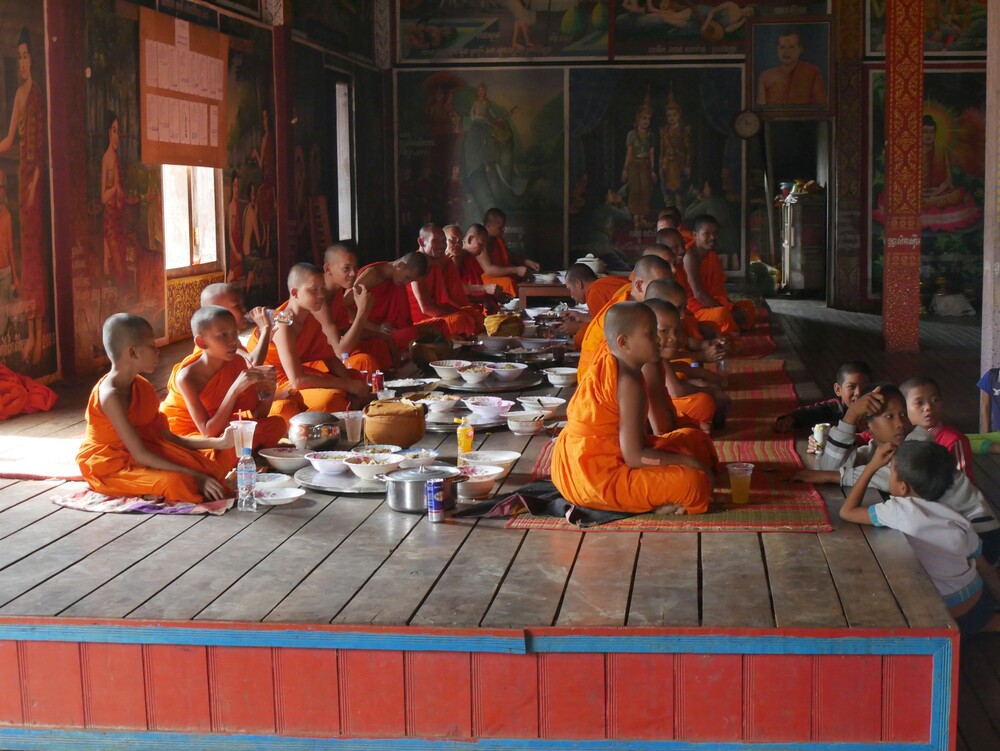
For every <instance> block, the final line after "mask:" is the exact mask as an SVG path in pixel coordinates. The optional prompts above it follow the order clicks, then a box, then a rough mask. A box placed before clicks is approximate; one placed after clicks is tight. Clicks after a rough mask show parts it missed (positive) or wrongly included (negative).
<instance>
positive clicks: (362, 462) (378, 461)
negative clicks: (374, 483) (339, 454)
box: [344, 454, 403, 480]
mask: <svg viewBox="0 0 1000 751" xmlns="http://www.w3.org/2000/svg"><path fill="white" fill-rule="evenodd" d="M402 463H403V457H402V455H401V454H355V455H354V456H349V457H347V458H346V459H344V464H346V465H347V468H348V469H349V470H351V472H353V473H354V474H355V475H357V476H358V477H360V478H361V479H362V480H374V479H375V475H381V474H384V473H386V472H392V471H393V470H394V469H396V468H397V467H399V465H400V464H402Z"/></svg>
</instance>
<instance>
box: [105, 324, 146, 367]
mask: <svg viewBox="0 0 1000 751" xmlns="http://www.w3.org/2000/svg"><path fill="white" fill-rule="evenodd" d="M101 334H102V336H101V338H102V339H103V341H104V351H105V352H107V354H108V359H110V360H111V362H118V360H120V359H121V358H122V355H124V354H125V350H127V349H128V348H129V347H134V346H137V345H139V344H142V343H143V342H145V341H146V340H147V339H152V338H153V327H152V326H150V325H149V321H147V320H146V319H145V318H143V317H142V316H134V315H132V314H130V313H115V314H114V315H113V316H111V317H109V318H108V320H106V321H105V322H104V329H103V330H102V332H101Z"/></svg>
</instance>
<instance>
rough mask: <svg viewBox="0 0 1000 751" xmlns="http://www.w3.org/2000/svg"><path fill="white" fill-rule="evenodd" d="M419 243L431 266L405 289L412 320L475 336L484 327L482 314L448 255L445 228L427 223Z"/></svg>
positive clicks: (449, 332) (455, 334) (449, 333)
mask: <svg viewBox="0 0 1000 751" xmlns="http://www.w3.org/2000/svg"><path fill="white" fill-rule="evenodd" d="M417 243H418V244H419V246H420V248H419V250H418V251H417V252H419V253H422V254H423V255H425V256H426V257H427V267H428V268H427V274H426V275H424V277H423V278H422V279H417V280H416V281H413V282H411V283H410V285H409V286H408V287H407V288H406V295H407V298H408V300H409V303H410V319H411V320H412V321H413V322H414V323H423V324H434V325H436V326H440V327H441V328H443V330H444V331H445V335H446V336H448V337H450V338H456V337H471V336H475V335H476V333H477V332H479V331H482V330H483V314H482V312H481V311H478V310H476V309H475V308H473V307H472V305H471V304H470V303H469V298H468V297H466V295H465V289H464V288H463V286H462V280H461V278H460V277H459V275H458V269H457V268H456V267H455V264H454V263H453V262H452V260H451V259H450V258H448V257H447V256H446V255H445V244H446V243H445V234H444V231H443V230H442V229H441V228H440V227H438V226H437V225H436V224H425V225H424V226H423V227H421V228H420V235H419V237H418V238H417Z"/></svg>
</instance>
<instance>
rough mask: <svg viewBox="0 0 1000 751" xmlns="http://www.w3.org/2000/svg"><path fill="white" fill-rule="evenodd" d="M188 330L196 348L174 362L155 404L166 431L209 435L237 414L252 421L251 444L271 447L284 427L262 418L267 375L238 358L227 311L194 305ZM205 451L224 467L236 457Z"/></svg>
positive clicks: (270, 391) (267, 403)
mask: <svg viewBox="0 0 1000 751" xmlns="http://www.w3.org/2000/svg"><path fill="white" fill-rule="evenodd" d="M191 332H192V333H193V334H194V343H195V346H196V347H197V350H196V351H195V353H194V354H190V355H188V356H187V357H185V358H184V359H183V360H182V361H181V362H180V363H178V364H177V365H175V366H174V369H173V372H172V373H171V374H170V381H169V382H168V384H167V396H166V398H164V400H163V403H162V404H160V412H162V413H163V414H164V415H165V416H166V418H167V422H168V423H169V425H170V430H171V432H173V433H174V435H183V436H191V437H193V438H198V437H202V436H204V437H215V436H219V435H222V433H223V431H225V429H226V428H227V427H228V426H229V423H230V421H231V420H233V419H234V417H236V416H239V417H245V418H247V419H250V420H255V421H256V422H257V426H256V427H255V428H254V435H253V448H269V447H271V446H277V445H278V441H280V440H281V439H282V438H284V436H285V432H286V426H285V422H284V420H282V419H281V418H280V417H268V412H269V411H270V409H271V402H272V401H273V400H274V389H275V383H274V380H273V377H269V376H268V375H267V374H265V372H264V370H263V369H258V368H251V367H249V366H248V365H247V362H246V360H245V359H244V358H243V357H242V356H240V354H239V343H240V340H239V338H238V336H237V333H236V321H235V320H234V319H233V315H232V313H230V312H229V311H228V310H226V309H225V308H222V307H219V306H218V305H210V306H208V307H205V308H199V309H198V310H196V311H195V314H194V316H192V317H191ZM272 373H273V371H272ZM208 455H209V456H210V457H211V458H212V459H214V460H216V461H218V462H219V463H220V464H223V465H228V466H229V467H230V468H232V467H235V466H236V461H237V459H239V457H238V456H236V454H235V452H233V451H228V450H227V451H211V450H210V453H209V454H208Z"/></svg>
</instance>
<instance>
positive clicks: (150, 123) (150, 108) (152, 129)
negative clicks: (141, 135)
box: [146, 93, 160, 141]
mask: <svg viewBox="0 0 1000 751" xmlns="http://www.w3.org/2000/svg"><path fill="white" fill-rule="evenodd" d="M156 99H157V97H156V94H148V93H147V94H146V139H147V140H149V141H159V140H160V132H159V131H160V111H159V105H158V104H157V103H156Z"/></svg>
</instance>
